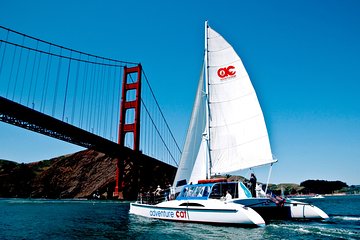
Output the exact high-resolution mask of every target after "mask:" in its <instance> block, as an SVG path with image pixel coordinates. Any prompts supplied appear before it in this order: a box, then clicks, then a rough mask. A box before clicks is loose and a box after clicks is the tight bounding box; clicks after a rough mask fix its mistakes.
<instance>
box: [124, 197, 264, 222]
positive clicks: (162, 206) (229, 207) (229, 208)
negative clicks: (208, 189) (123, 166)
mask: <svg viewBox="0 0 360 240" xmlns="http://www.w3.org/2000/svg"><path fill="white" fill-rule="evenodd" d="M130 213H131V214H135V215H140V216H143V217H148V218H154V219H162V220H169V221H179V222H196V223H208V224H224V225H228V224H230V225H241V226H245V227H260V226H264V225H265V221H264V219H263V218H262V217H261V216H260V215H259V214H258V213H257V212H256V211H254V210H253V209H251V208H247V207H244V206H241V205H240V204H234V203H226V202H224V201H220V200H207V201H201V200H199V201H195V200H194V201H184V200H173V201H166V202H162V203H159V204H157V205H148V204H141V203H131V204H130Z"/></svg>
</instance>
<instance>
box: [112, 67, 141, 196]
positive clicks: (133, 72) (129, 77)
mask: <svg viewBox="0 0 360 240" xmlns="http://www.w3.org/2000/svg"><path fill="white" fill-rule="evenodd" d="M141 69H142V68H141V64H139V65H138V66H135V67H130V68H128V67H124V74H123V83H122V95H121V105H120V124H119V137H118V144H119V145H122V146H125V136H126V135H127V134H130V138H133V145H132V149H133V150H134V151H139V150H140V148H139V144H140V142H139V140H140V106H141ZM133 76H136V77H133ZM130 91H133V93H132V94H128V93H129V92H130ZM134 91H135V94H134ZM133 95H135V99H129V96H133ZM129 110H132V111H129ZM127 116H129V117H127ZM129 119H131V121H129ZM127 120H128V122H127ZM137 172H138V171H137V169H136V166H135V165H134V164H133V161H132V160H131V159H130V158H128V157H127V158H124V157H121V156H119V158H118V160H117V167H116V184H115V192H114V194H113V195H114V197H117V198H119V199H123V198H124V196H123V193H124V187H125V181H124V179H125V178H131V179H128V180H127V181H126V182H127V183H128V184H129V183H133V186H129V187H132V188H137V184H138V180H137V178H138V176H137V175H138V174H136V173H137Z"/></svg>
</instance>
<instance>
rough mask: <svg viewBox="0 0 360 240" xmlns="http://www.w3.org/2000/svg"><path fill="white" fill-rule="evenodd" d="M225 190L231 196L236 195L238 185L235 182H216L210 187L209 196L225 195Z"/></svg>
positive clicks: (217, 197) (216, 197)
mask: <svg viewBox="0 0 360 240" xmlns="http://www.w3.org/2000/svg"><path fill="white" fill-rule="evenodd" d="M226 191H229V192H230V194H231V196H232V197H233V198H237V197H238V195H239V194H238V186H237V183H235V182H223V183H216V184H214V186H213V187H212V190H211V194H210V198H214V199H220V198H221V197H224V196H225V195H226Z"/></svg>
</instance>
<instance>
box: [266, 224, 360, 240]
mask: <svg viewBox="0 0 360 240" xmlns="http://www.w3.org/2000/svg"><path fill="white" fill-rule="evenodd" d="M323 224H324V223H323ZM270 226H271V227H273V228H275V229H278V230H279V231H288V232H289V234H291V235H294V237H295V236H300V237H301V238H303V239H308V238H309V239H314V238H323V237H326V238H341V239H358V234H359V232H358V231H356V230H355V229H354V230H352V229H342V228H334V227H333V225H332V224H325V225H309V224H279V225H270Z"/></svg>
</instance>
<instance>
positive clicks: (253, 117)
mask: <svg viewBox="0 0 360 240" xmlns="http://www.w3.org/2000/svg"><path fill="white" fill-rule="evenodd" d="M207 31H208V32H206V34H205V35H206V36H207V38H208V39H207V41H206V45H207V46H206V47H205V50H207V52H205V59H204V63H205V65H204V67H203V72H202V73H201V76H200V81H199V85H198V89H197V92H196V98H195V103H194V108H193V112H192V115H191V120H190V125H189V129H188V132H187V136H186V141H185V145H184V149H183V152H182V155H181V159H180V164H179V168H178V171H177V173H176V177H175V180H174V186H175V187H176V186H177V185H178V186H179V182H180V183H182V184H180V186H181V185H183V184H185V183H190V182H194V183H195V182H197V181H198V180H200V179H205V178H206V177H207V169H208V168H209V166H210V165H211V173H212V174H213V175H214V174H227V173H234V172H237V171H239V170H242V169H247V168H252V167H255V166H260V165H264V164H270V163H273V162H275V160H273V158H272V153H271V149H270V143H269V138H268V133H267V129H266V125H265V121H264V116H263V113H262V111H261V108H260V104H259V102H258V99H257V96H256V93H255V90H254V88H253V86H252V84H251V81H250V78H249V76H248V74H247V72H246V70H245V68H244V65H243V63H242V61H241V59H240V58H239V56H238V55H237V54H236V52H235V51H234V49H233V48H232V47H231V46H230V44H229V43H228V42H226V40H225V39H224V38H223V37H222V36H220V35H219V34H218V33H217V32H215V31H214V30H212V29H211V28H210V27H207ZM204 70H206V71H208V72H204ZM204 73H205V74H204ZM203 75H205V76H207V78H208V79H207V81H205V84H204V78H203ZM207 84H208V85H207ZM207 88H208V89H207ZM206 92H208V101H206V94H205V93H206ZM207 104H208V105H207ZM208 111H209V115H210V116H209V117H208V116H207V114H208ZM206 120H208V121H209V122H208V124H207V123H206ZM209 129H210V132H209ZM207 139H208V141H209V145H210V147H208V145H207V142H206V140H207ZM209 149H210V152H209ZM210 159H211V164H210V163H209V161H210Z"/></svg>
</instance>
